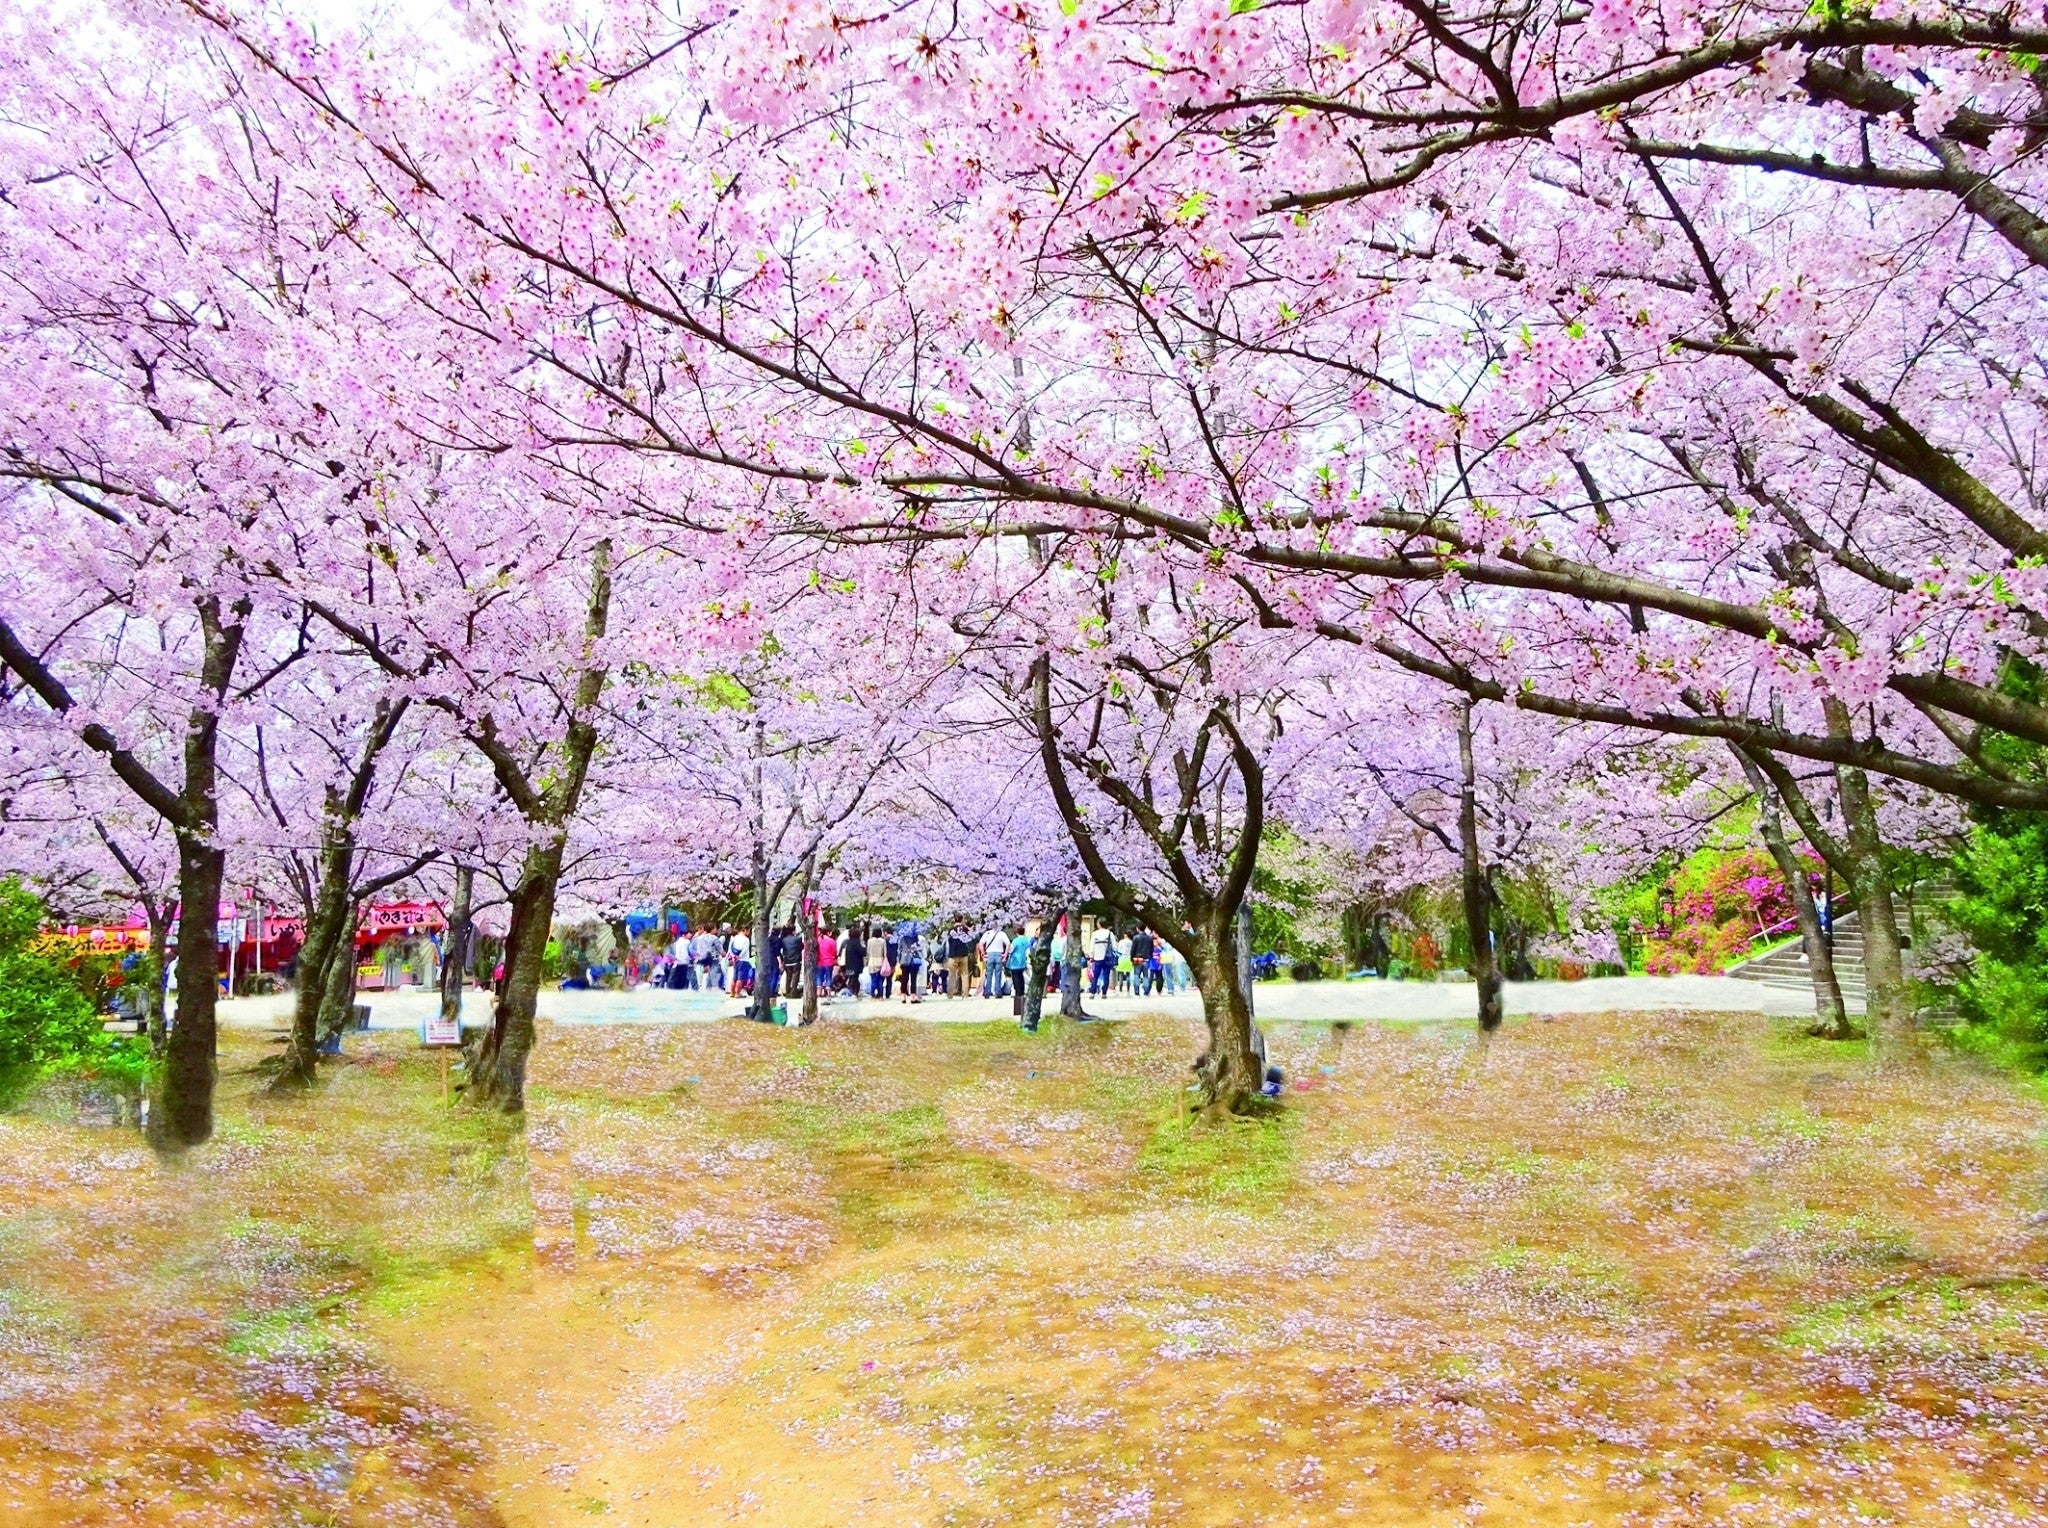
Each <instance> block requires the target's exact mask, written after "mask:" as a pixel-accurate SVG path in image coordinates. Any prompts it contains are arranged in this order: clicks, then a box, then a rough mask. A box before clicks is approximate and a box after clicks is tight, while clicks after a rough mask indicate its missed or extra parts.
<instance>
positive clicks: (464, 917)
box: [441, 865, 476, 1034]
mask: <svg viewBox="0 0 2048 1528" xmlns="http://www.w3.org/2000/svg"><path fill="white" fill-rule="evenodd" d="M475 884H476V872H475V871H473V870H471V869H470V868H469V866H467V865H457V866H456V867H455V905H454V906H453V907H451V908H449V910H448V932H447V934H446V935H445V936H444V937H445V942H446V944H447V946H448V947H447V949H446V950H444V951H443V952H442V955H441V1022H442V1023H444V1024H450V1023H452V1024H454V1025H455V1026H456V1033H457V1034H460V1033H461V1032H462V1029H461V1025H462V970H463V965H464V963H465V961H464V957H465V956H466V955H467V954H468V952H469V942H470V921H469V905H470V902H471V900H472V896H473V892H474V888H475Z"/></svg>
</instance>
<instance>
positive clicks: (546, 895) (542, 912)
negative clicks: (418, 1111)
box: [465, 831, 566, 1114]
mask: <svg viewBox="0 0 2048 1528" xmlns="http://www.w3.org/2000/svg"><path fill="white" fill-rule="evenodd" d="M565 845H566V835H565V834H563V833H561V832H559V831H558V832H556V833H555V834H554V836H552V837H551V838H549V839H548V840H547V841H545V842H544V843H539V844H535V845H534V846H533V847H532V848H530V849H528V850H527V851H526V861H525V863H524V864H523V865H521V867H520V871H519V883H518V885H517V886H515V887H514V888H513V890H512V926H511V929H510V931H509V932H508V933H507V934H506V936H505V985H504V988H503V989H502V990H501V991H500V992H499V994H498V1001H497V1005H496V1008H495V1009H494V1011H493V1013H492V1015H491V1027H490V1030H489V1031H488V1032H487V1033H486V1034H485V1036H484V1039H483V1043H482V1044H481V1045H479V1046H478V1047H477V1050H476V1054H475V1056H474V1057H473V1058H472V1059H471V1060H470V1062H469V1064H468V1073H469V1081H468V1084H467V1087H466V1089H465V1092H466V1096H467V1097H468V1099H469V1101H470V1102H472V1103H478V1104H495V1105H497V1106H498V1107H499V1108H500V1109H502V1110H503V1111H504V1112H505V1113H507V1114H519V1113H522V1112H524V1110H525V1108H526V1058H527V1057H528V1056H530V1055H531V1054H532V1053H533V1041H534V1015H535V1011H536V1009H537V1008H538V1007H539V1004H540V979H541V964H542V962H543V961H544V960H545V959H546V956H547V947H548V930H549V928H550V927H551V926H552V924H553V922H554V916H555V888H556V886H557V885H558V883H559V882H560V881H561V878H562V853H563V849H564V847H565Z"/></svg>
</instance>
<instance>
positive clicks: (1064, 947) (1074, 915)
mask: <svg viewBox="0 0 2048 1528" xmlns="http://www.w3.org/2000/svg"><path fill="white" fill-rule="evenodd" d="M1066 920H1067V937H1066V938H1065V939H1064V940H1063V941H1062V942H1061V945H1060V1017H1061V1018H1063V1019H1079V1018H1084V1017H1086V1014H1085V1012H1084V1011H1083V1009H1082V1007H1081V967H1082V965H1083V963H1084V957H1085V956H1086V953H1087V952H1086V951H1084V950H1083V949H1082V948H1081V909H1080V908H1079V907H1078V906H1076V905H1075V904H1074V903H1072V902H1069V903H1068V904H1067V909H1066Z"/></svg>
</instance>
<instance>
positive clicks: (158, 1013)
mask: <svg viewBox="0 0 2048 1528" xmlns="http://www.w3.org/2000/svg"><path fill="white" fill-rule="evenodd" d="M143 916H145V917H146V918H148V919H149V963H150V967H151V970H150V975H149V990H148V994H147V996H145V997H144V998H143V1005H142V1024H143V1028H144V1030H145V1031H147V1033H148V1035H149V1053H150V1055H152V1056H157V1057H161V1056H162V1055H163V1053H164V1046H165V1044H166V1043H167V1042H168V1040H169V1035H168V1033H167V1031H166V1030H165V1028H164V975H165V973H166V972H168V971H169V970H170V965H169V961H170V939H171V920H170V919H169V917H167V916H166V915H165V912H164V908H163V904H162V903H160V902H158V901H157V900H156V899H155V898H154V897H152V898H151V899H150V900H149V901H147V902H145V903H144V904H143Z"/></svg>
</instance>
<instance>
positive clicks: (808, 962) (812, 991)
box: [796, 854, 818, 1024]
mask: <svg viewBox="0 0 2048 1528" xmlns="http://www.w3.org/2000/svg"><path fill="white" fill-rule="evenodd" d="M817 873H818V857H817V856H816V855H815V854H813V855H809V856H807V857H806V858H805V860H804V874H803V882H802V884H801V885H800V886H798V887H797V893H796V906H797V921H798V923H799V924H800V925H801V933H802V937H803V942H804V946H803V948H804V953H803V988H804V1002H803V1010H802V1012H801V1013H800V1014H799V1015H798V1022H799V1023H803V1024H815V1023H817V1021H818V909H817V908H816V907H815V906H813V905H812V902H811V886H812V883H813V881H814V880H815V878H816V876H817Z"/></svg>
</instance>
